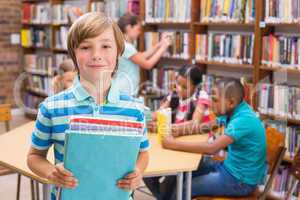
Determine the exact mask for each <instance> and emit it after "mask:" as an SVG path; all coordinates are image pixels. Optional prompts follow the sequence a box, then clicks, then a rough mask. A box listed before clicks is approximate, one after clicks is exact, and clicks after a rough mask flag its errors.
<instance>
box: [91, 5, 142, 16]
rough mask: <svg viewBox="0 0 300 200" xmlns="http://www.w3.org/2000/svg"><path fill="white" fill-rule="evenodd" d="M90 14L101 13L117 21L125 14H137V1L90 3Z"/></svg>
mask: <svg viewBox="0 0 300 200" xmlns="http://www.w3.org/2000/svg"><path fill="white" fill-rule="evenodd" d="M91 11H92V12H102V13H105V14H106V15H107V16H109V17H111V18H112V19H114V20H116V21H117V20H118V19H119V18H120V17H121V16H122V15H124V14H125V13H126V12H132V13H134V14H136V15H138V14H139V1H138V0H125V1H117V0H111V1H99V2H92V3H91Z"/></svg>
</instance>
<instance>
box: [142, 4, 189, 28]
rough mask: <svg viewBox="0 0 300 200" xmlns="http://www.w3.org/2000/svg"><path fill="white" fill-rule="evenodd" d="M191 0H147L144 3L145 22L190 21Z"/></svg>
mask: <svg viewBox="0 0 300 200" xmlns="http://www.w3.org/2000/svg"><path fill="white" fill-rule="evenodd" d="M191 2H192V1H191V0H149V1H146V4H145V22H146V23H153V22H154V23H161V22H172V23H173V22H174V23H178V22H179V23H187V22H190V21H191Z"/></svg>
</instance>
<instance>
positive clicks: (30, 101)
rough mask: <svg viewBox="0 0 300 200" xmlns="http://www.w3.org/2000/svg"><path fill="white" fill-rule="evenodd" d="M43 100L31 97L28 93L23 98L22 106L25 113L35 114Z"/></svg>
mask: <svg viewBox="0 0 300 200" xmlns="http://www.w3.org/2000/svg"><path fill="white" fill-rule="evenodd" d="M43 100H44V98H41V97H39V96H35V95H32V94H30V93H26V94H25V95H24V96H23V104H24V107H25V111H29V112H30V111H31V113H33V114H35V113H37V108H38V107H39V104H40V103H41V102H42V101H43Z"/></svg>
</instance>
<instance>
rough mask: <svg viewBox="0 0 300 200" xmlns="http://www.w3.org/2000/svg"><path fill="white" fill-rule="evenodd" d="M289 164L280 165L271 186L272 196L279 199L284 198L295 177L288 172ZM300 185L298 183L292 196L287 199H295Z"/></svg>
mask: <svg viewBox="0 0 300 200" xmlns="http://www.w3.org/2000/svg"><path fill="white" fill-rule="evenodd" d="M289 171H290V168H289V166H284V165H282V166H280V167H279V170H278V173H277V175H276V176H275V177H274V180H273V184H272V187H271V191H272V196H277V197H278V198H280V199H284V197H285V196H286V195H287V192H288V189H289V188H291V186H292V183H293V182H294V181H295V177H294V176H292V175H291V174H290V173H289ZM299 186H300V185H299V184H298V185H297V187H296V189H295V191H294V193H293V195H292V198H291V199H289V200H297V199H298V196H299V194H300V193H299V191H300V187H299Z"/></svg>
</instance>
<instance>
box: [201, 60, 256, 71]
mask: <svg viewBox="0 0 300 200" xmlns="http://www.w3.org/2000/svg"><path fill="white" fill-rule="evenodd" d="M196 63H197V64H205V65H214V66H219V67H224V68H227V67H228V68H240V69H253V68H254V66H253V65H250V64H237V63H226V62H217V61H206V60H196Z"/></svg>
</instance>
